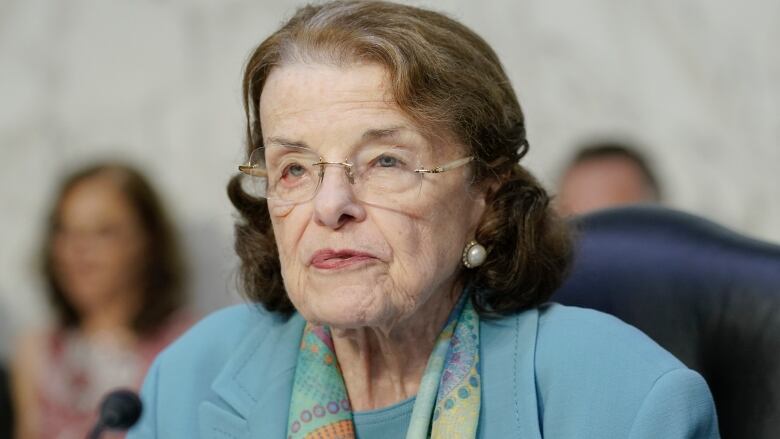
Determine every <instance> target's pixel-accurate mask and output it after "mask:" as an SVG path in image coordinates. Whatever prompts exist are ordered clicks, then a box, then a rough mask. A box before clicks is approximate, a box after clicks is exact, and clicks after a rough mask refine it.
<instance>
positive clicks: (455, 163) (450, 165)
mask: <svg viewBox="0 0 780 439" xmlns="http://www.w3.org/2000/svg"><path fill="white" fill-rule="evenodd" d="M472 160H474V156H468V157H463V158H462V159H457V160H455V161H452V162H449V163H445V164H443V165H440V166H436V167H435V168H431V169H425V168H420V169H415V170H414V172H417V173H426V174H438V173H441V172H447V171H450V170H452V169H455V168H458V167H461V166H463V165H465V164H466V163H469V162H470V161H472Z"/></svg>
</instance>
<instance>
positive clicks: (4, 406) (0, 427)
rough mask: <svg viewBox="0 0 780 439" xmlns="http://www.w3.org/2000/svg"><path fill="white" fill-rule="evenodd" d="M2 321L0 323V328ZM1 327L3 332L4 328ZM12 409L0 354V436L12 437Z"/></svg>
mask: <svg viewBox="0 0 780 439" xmlns="http://www.w3.org/2000/svg"><path fill="white" fill-rule="evenodd" d="M2 311H3V309H1V308H0V319H2V320H3V321H5V320H6V319H7V317H6V316H5V312H2ZM1 327H2V323H0V328H1ZM1 329H3V332H2V333H3V334H5V330H4V328H1ZM12 435H13V410H12V409H11V390H10V386H9V381H8V369H7V368H6V361H5V357H3V356H1V355H0V438H6V437H7V438H10V437H13V436H12Z"/></svg>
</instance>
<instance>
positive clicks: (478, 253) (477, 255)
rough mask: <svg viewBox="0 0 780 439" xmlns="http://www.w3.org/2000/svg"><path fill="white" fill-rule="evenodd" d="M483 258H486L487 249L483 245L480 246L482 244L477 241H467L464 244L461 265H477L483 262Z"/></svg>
mask: <svg viewBox="0 0 780 439" xmlns="http://www.w3.org/2000/svg"><path fill="white" fill-rule="evenodd" d="M485 259H487V250H485V247H483V246H482V244H480V243H478V242H477V241H474V240H472V241H469V243H468V244H466V248H465V249H463V258H462V260H463V265H465V266H466V268H474V267H479V266H480V265H482V264H483V263H484V262H485Z"/></svg>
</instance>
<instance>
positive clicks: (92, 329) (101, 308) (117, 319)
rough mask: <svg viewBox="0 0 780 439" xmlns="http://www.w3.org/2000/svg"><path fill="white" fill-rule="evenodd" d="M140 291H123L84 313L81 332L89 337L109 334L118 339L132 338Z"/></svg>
mask: <svg viewBox="0 0 780 439" xmlns="http://www.w3.org/2000/svg"><path fill="white" fill-rule="evenodd" d="M139 297H141V292H140V291H125V292H123V293H121V294H117V295H116V296H114V297H112V298H111V299H110V300H107V301H105V302H103V303H100V304H99V305H98V306H95V307H93V309H91V310H89V311H87V312H84V313H83V316H82V320H81V325H80V327H81V330H82V331H83V332H84V333H85V334H87V335H88V336H89V335H95V334H100V333H109V334H112V335H115V336H119V337H120V338H123V339H124V338H134V336H133V332H132V329H131V325H132V321H133V317H134V316H135V315H136V313H137V312H138V308H139V305H140V304H139V303H138V302H139V301H138V298H139Z"/></svg>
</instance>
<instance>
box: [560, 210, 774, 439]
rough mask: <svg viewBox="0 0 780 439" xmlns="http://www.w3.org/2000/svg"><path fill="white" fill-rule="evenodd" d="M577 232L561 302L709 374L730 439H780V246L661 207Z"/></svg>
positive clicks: (591, 219) (592, 222)
mask: <svg viewBox="0 0 780 439" xmlns="http://www.w3.org/2000/svg"><path fill="white" fill-rule="evenodd" d="M573 225H574V228H575V233H576V235H577V246H576V251H575V259H574V265H573V268H572V273H571V275H570V277H569V278H568V280H567V281H566V283H565V284H564V285H563V287H562V288H561V289H560V290H559V291H558V292H557V293H556V294H555V296H553V299H554V300H555V301H556V302H560V303H564V304H567V305H575V306H582V307H587V308H595V309H598V310H601V311H604V312H607V313H609V314H612V315H615V316H617V317H619V318H620V319H622V320H623V321H625V322H627V323H629V324H631V325H633V326H636V327H637V328H639V329H640V330H642V331H644V332H645V333H646V334H648V335H649V336H650V337H652V338H653V339H654V340H655V341H656V342H657V343H658V344H660V345H661V346H663V347H664V348H666V349H667V350H669V351H670V352H672V353H673V354H674V355H676V356H677V357H678V358H679V359H680V360H682V361H683V362H684V363H685V364H686V365H687V366H688V367H690V368H692V369H694V370H697V371H698V372H699V373H701V374H702V375H703V376H704V378H705V379H706V380H707V382H708V384H709V386H710V389H711V390H712V393H713V396H714V398H715V405H716V408H717V411H718V418H719V423H720V428H721V435H722V437H723V438H725V439H729V438H733V439H742V438H751V439H756V438H777V437H780V246H777V245H773V244H769V243H766V242H761V241H758V240H754V239H750V238H747V237H744V236H742V235H739V234H737V233H735V232H733V231H731V230H728V229H726V228H724V227H721V226H718V225H716V224H714V223H712V222H709V221H707V220H704V219H702V218H699V217H696V216H693V215H689V214H685V213H681V212H678V211H673V210H669V209H664V208H659V207H628V208H618V209H611V210H605V211H601V212H598V213H594V214H590V215H586V216H583V217H580V218H576V219H575V220H573Z"/></svg>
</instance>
